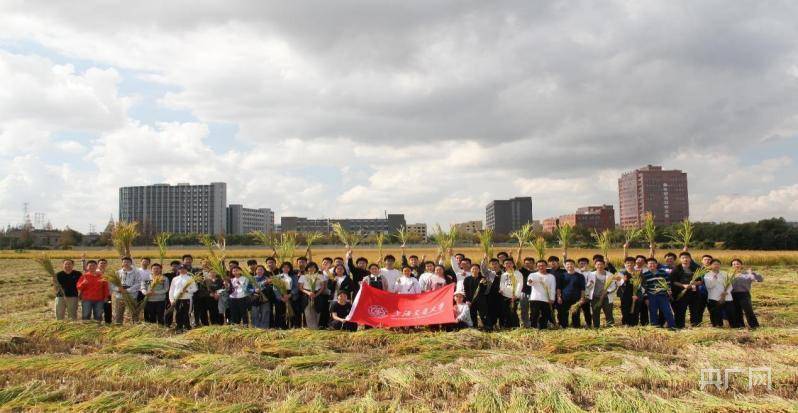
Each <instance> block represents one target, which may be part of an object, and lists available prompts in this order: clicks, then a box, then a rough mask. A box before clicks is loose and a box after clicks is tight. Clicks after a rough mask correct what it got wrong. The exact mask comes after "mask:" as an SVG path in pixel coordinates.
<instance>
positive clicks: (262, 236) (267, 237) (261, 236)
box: [249, 231, 277, 256]
mask: <svg viewBox="0 0 798 413" xmlns="http://www.w3.org/2000/svg"><path fill="white" fill-rule="evenodd" d="M249 235H250V236H251V237H252V238H255V239H256V240H258V241H260V243H261V244H263V246H264V247H266V248H269V249H270V250H272V253H273V254H272V255H273V256H276V255H277V249H276V248H275V244H276V243H277V239H276V237H275V236H274V233H271V232H270V233H268V234H266V233H264V232H263V231H251V232H250V233H249Z"/></svg>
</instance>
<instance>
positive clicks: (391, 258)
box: [385, 254, 396, 261]
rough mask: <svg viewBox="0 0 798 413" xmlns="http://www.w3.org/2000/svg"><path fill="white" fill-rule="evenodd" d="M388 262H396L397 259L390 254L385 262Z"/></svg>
mask: <svg viewBox="0 0 798 413" xmlns="http://www.w3.org/2000/svg"><path fill="white" fill-rule="evenodd" d="M388 260H391V261H396V257H394V256H393V255H391V254H388V255H386V256H385V261H388Z"/></svg>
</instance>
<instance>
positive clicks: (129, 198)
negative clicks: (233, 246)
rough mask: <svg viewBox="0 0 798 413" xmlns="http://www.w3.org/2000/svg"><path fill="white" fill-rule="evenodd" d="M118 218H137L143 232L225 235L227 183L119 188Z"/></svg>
mask: <svg viewBox="0 0 798 413" xmlns="http://www.w3.org/2000/svg"><path fill="white" fill-rule="evenodd" d="M119 219H120V220H122V221H128V222H132V221H136V222H138V223H139V226H140V230H141V232H142V233H145V234H155V233H158V232H172V233H178V234H185V233H199V234H224V233H225V231H226V230H227V184H225V183H224V182H214V183H211V184H210V185H189V184H186V183H180V184H177V185H169V184H156V185H146V186H129V187H122V188H119Z"/></svg>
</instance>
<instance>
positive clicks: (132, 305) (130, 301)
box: [103, 271, 139, 321]
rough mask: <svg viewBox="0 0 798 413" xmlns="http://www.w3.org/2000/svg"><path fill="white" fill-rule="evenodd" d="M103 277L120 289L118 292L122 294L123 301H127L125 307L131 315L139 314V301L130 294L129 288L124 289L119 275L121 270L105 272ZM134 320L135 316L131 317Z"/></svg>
mask: <svg viewBox="0 0 798 413" xmlns="http://www.w3.org/2000/svg"><path fill="white" fill-rule="evenodd" d="M103 278H104V279H105V280H106V281H108V283H109V284H111V285H113V286H114V287H116V289H117V291H118V294H119V295H121V296H122V301H123V302H124V303H125V308H127V310H128V312H129V313H130V314H131V316H132V315H134V314H135V315H138V314H139V307H138V302H136V299H135V298H133V297H131V296H130V293H128V292H127V290H125V291H122V290H123V287H122V278H120V277H119V272H118V271H106V272H105V273H104V274H103ZM132 320H133V318H132V317H131V321H132Z"/></svg>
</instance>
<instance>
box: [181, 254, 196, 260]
mask: <svg viewBox="0 0 798 413" xmlns="http://www.w3.org/2000/svg"><path fill="white" fill-rule="evenodd" d="M186 258H191V259H192V260H193V259H194V256H192V255H191V254H183V256H182V257H180V259H181V260H185V259H186Z"/></svg>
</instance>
